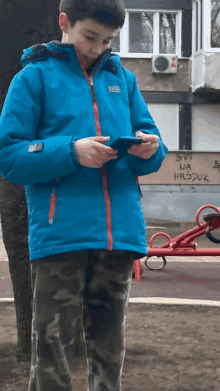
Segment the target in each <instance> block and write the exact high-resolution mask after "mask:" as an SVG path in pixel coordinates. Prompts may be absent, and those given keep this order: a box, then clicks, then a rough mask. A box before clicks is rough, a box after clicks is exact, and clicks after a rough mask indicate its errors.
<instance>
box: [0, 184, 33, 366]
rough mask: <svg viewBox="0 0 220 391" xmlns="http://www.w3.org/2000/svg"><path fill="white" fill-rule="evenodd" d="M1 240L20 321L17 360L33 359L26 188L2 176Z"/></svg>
mask: <svg viewBox="0 0 220 391" xmlns="http://www.w3.org/2000/svg"><path fill="white" fill-rule="evenodd" d="M0 178H1V180H0V195H1V197H0V199H1V223H2V237H3V242H4V245H5V249H6V252H7V255H8V260H9V270H10V274H11V280H12V285H13V292H14V299H15V310H16V318H17V333H18V345H17V354H16V356H17V358H18V359H20V360H28V359H30V352H31V318H32V289H31V279H30V266H29V250H28V218H27V205H26V199H25V193H24V188H23V187H22V186H18V185H15V184H13V183H11V182H9V181H7V180H6V179H4V178H2V177H0Z"/></svg>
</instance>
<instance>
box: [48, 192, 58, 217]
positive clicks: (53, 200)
mask: <svg viewBox="0 0 220 391" xmlns="http://www.w3.org/2000/svg"><path fill="white" fill-rule="evenodd" d="M55 206H56V194H55V187H54V188H53V192H52V194H51V197H50V213H49V224H53V220H54V214H55Z"/></svg>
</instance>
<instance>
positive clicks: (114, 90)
mask: <svg viewBox="0 0 220 391" xmlns="http://www.w3.org/2000/svg"><path fill="white" fill-rule="evenodd" d="M108 90H109V92H121V90H120V87H119V86H108Z"/></svg>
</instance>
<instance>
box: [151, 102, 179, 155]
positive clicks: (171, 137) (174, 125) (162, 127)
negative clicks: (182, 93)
mask: <svg viewBox="0 0 220 391" xmlns="http://www.w3.org/2000/svg"><path fill="white" fill-rule="evenodd" d="M147 106H148V109H149V111H150V114H151V116H152V117H153V119H154V122H155V124H156V126H157V127H158V129H159V131H160V134H161V137H162V140H163V142H164V144H165V145H166V146H167V147H168V150H169V151H178V149H179V105H178V104H168V103H167V104H156V103H148V104H147Z"/></svg>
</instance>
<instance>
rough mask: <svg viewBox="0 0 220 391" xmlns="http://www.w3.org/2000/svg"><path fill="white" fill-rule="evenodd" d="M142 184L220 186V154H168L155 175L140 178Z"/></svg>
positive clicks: (180, 152)
mask: <svg viewBox="0 0 220 391" xmlns="http://www.w3.org/2000/svg"><path fill="white" fill-rule="evenodd" d="M139 182H140V184H161V185H162V184H163V185H168V184H169V185H170V184H173V185H191V184H193V185H219V184H220V152H219V153H218V152H216V153H215V152H186V151H184V152H182V151H179V152H168V155H167V156H166V158H165V160H164V162H163V165H162V166H161V168H160V170H159V171H158V172H157V173H155V174H150V175H145V176H142V177H140V178H139Z"/></svg>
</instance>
